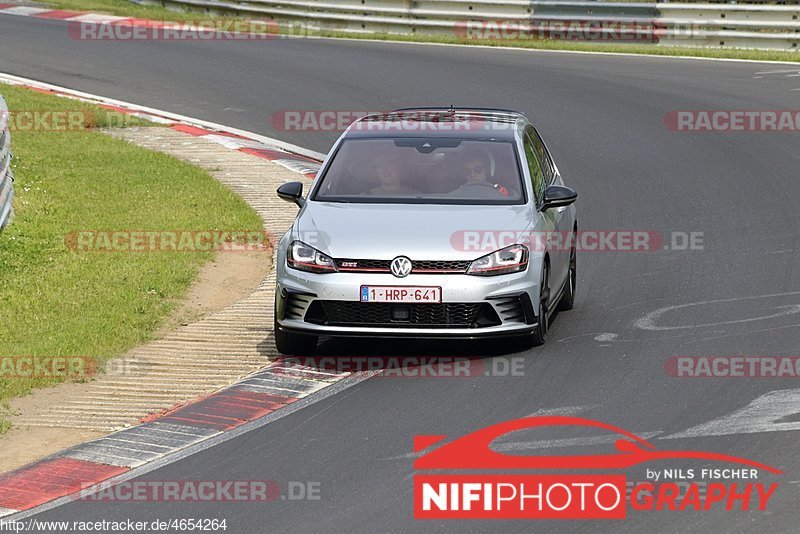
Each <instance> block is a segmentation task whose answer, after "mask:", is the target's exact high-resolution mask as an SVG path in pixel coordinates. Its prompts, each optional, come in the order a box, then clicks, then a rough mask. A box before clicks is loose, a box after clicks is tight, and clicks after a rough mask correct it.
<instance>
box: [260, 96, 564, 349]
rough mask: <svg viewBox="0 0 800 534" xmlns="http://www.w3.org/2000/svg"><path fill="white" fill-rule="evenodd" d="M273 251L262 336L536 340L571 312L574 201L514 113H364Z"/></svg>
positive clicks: (295, 342) (306, 342) (283, 192)
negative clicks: (270, 319)
mask: <svg viewBox="0 0 800 534" xmlns="http://www.w3.org/2000/svg"><path fill="white" fill-rule="evenodd" d="M278 196H280V197H281V198H283V199H285V200H287V201H290V202H294V203H296V204H297V205H298V206H299V207H300V211H299V213H298V215H297V218H296V219H295V221H294V224H293V225H292V228H291V229H290V230H289V231H288V232H287V233H286V234H285V235H284V236H283V237H282V239H281V241H280V243H279V245H278V247H279V248H278V251H277V266H276V269H277V287H276V293H275V295H276V296H275V341H276V345H277V349H278V351H280V352H281V353H283V354H293V355H303V354H305V355H308V354H312V353H313V352H314V350H315V349H316V346H317V340H318V338H319V336H350V337H356V336H369V337H404V336H405V337H414V338H434V337H436V338H460V339H473V338H478V337H491V336H525V337H526V338H527V340H528V341H529V343H530V344H531V345H541V344H542V343H544V342H545V339H546V337H547V329H548V323H549V320H550V317H551V315H552V314H553V312H554V311H555V310H556V309H562V310H567V309H571V308H572V306H573V301H574V295H575V281H576V276H575V273H576V271H575V269H576V261H575V239H574V237H575V234H576V233H577V228H578V227H577V218H576V209H575V206H574V202H575V199H576V198H577V193H575V191H573V190H572V189H570V188H568V187H566V186H565V185H564V181H563V179H562V177H561V175H560V174H559V172H558V167H556V165H555V163H554V162H553V160H552V158H551V156H550V153H549V152H548V150H547V147H546V146H545V144H544V142H543V141H542V139H541V137H540V136H539V134H538V132H537V131H536V129H535V128H534V127H533V126H532V125H531V123H530V122H529V121H528V120H527V119H526V118H525V117H524V116H523V115H522V114H521V113H518V112H514V111H507V110H493V109H454V108H452V107H451V108H449V109H445V108H442V109H438V108H418V109H404V110H397V111H394V112H391V113H387V114H378V115H370V116H367V117H364V118H361V119H359V120H357V121H356V122H354V123H353V124H351V125H350V127H349V128H348V129H347V131H345V132H344V133H343V134H342V136H341V137H340V138H339V139H338V140H337V141H336V143H335V144H334V146H333V148H332V150H331V152H330V154H329V155H328V157H327V158H326V160H325V162H324V163H323V164H322V167H321V168H320V171H319V173H318V175H317V178H316V180H315V181H314V182H313V183H312V184H311V187H310V190H309V192H308V195H307V196H303V184H302V183H300V182H291V183H286V184H284V185H282V186H281V187H280V188H279V189H278Z"/></svg>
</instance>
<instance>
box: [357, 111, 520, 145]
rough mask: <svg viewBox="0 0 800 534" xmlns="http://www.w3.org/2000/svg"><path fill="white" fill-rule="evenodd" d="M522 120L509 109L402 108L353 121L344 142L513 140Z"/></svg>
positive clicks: (518, 114)
mask: <svg viewBox="0 0 800 534" xmlns="http://www.w3.org/2000/svg"><path fill="white" fill-rule="evenodd" d="M527 122H528V121H527V119H526V118H525V116H524V115H523V114H522V113H520V112H518V111H513V110H508V109H491V108H453V107H450V108H441V107H430V108H426V107H420V108H403V109H396V110H394V111H390V112H388V113H374V114H370V115H367V116H365V117H362V118H360V119H359V120H357V121H355V122H354V123H353V124H352V125H350V127H349V128H348V130H347V132H346V133H345V137H346V138H378V137H450V138H453V137H455V138H458V139H487V138H490V139H502V140H513V139H514V132H515V131H516V130H517V128H518V125H519V123H523V124H527Z"/></svg>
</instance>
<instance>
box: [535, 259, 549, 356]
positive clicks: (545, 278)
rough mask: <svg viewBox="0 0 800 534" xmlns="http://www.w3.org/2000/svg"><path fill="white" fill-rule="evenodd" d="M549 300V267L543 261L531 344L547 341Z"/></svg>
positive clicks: (542, 343)
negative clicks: (534, 328)
mask: <svg viewBox="0 0 800 534" xmlns="http://www.w3.org/2000/svg"><path fill="white" fill-rule="evenodd" d="M549 302H550V267H549V266H548V265H547V264H546V263H545V264H544V267H542V281H541V283H540V284H539V304H538V307H537V309H536V317H537V318H538V319H539V323H538V324H537V325H536V330H534V331H533V334H531V345H533V346H534V347H538V346H540V345H544V343H545V341H547V327H548V320H547V315H548V309H547V307H548V303H549Z"/></svg>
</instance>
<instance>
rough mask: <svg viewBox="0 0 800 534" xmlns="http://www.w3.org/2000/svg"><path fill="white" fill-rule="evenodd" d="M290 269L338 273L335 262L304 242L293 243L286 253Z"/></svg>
mask: <svg viewBox="0 0 800 534" xmlns="http://www.w3.org/2000/svg"><path fill="white" fill-rule="evenodd" d="M286 263H288V264H289V267H292V268H294V269H297V270H299V271H306V272H309V273H332V272H335V271H336V264H335V263H334V262H333V260H332V259H331V258H330V257H329V256H327V255H325V254H323V253H322V252H320V251H319V250H317V249H315V248H314V247H310V246H308V245H306V244H305V243H303V242H302V241H292V244H291V245H289V250H288V251H287V253H286Z"/></svg>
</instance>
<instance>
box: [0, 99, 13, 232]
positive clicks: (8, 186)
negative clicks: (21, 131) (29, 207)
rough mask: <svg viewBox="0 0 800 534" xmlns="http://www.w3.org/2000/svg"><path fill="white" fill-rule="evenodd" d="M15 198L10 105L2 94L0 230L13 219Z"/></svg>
mask: <svg viewBox="0 0 800 534" xmlns="http://www.w3.org/2000/svg"><path fill="white" fill-rule="evenodd" d="M13 200H14V175H13V174H12V173H11V134H10V133H9V131H8V106H7V105H6V101H5V99H4V98H3V96H2V95H0V230H2V229H3V227H5V226H6V224H8V222H9V221H10V220H11V203H12V202H13Z"/></svg>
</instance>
